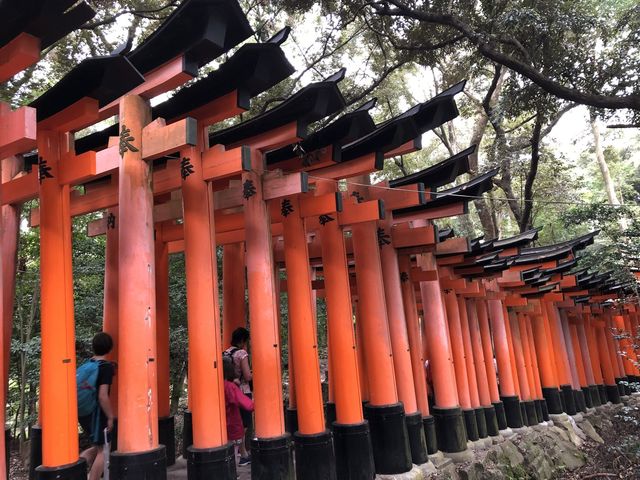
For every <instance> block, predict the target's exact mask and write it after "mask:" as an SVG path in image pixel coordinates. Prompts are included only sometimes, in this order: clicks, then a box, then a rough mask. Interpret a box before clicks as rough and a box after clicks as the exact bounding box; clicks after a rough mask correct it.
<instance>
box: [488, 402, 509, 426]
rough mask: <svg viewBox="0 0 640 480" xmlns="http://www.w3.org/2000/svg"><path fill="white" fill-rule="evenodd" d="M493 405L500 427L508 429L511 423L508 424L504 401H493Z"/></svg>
mask: <svg viewBox="0 0 640 480" xmlns="http://www.w3.org/2000/svg"><path fill="white" fill-rule="evenodd" d="M492 405H493V408H494V409H495V411H496V420H497V421H498V429H499V430H506V429H507V428H509V425H507V414H506V413H505V411H504V403H502V402H493V403H492Z"/></svg>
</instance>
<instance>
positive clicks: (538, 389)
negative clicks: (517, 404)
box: [525, 315, 544, 400]
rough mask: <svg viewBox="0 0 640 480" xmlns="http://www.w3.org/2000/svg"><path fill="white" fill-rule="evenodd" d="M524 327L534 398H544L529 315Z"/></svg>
mask: <svg viewBox="0 0 640 480" xmlns="http://www.w3.org/2000/svg"><path fill="white" fill-rule="evenodd" d="M525 327H526V329H527V342H528V346H529V358H530V361H531V372H532V374H533V383H532V384H531V385H532V388H533V389H534V392H533V395H534V397H535V399H536V400H542V399H544V396H543V395H542V383H541V381H540V368H539V367H538V358H537V357H536V347H535V342H534V340H533V329H532V327H531V316H529V315H527V316H526V322H525Z"/></svg>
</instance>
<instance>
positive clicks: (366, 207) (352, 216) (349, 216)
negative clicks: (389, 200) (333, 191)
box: [338, 200, 384, 226]
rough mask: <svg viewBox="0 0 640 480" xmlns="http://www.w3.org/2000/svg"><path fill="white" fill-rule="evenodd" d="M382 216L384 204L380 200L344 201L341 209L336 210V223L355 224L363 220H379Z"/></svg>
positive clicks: (343, 224)
mask: <svg viewBox="0 0 640 480" xmlns="http://www.w3.org/2000/svg"><path fill="white" fill-rule="evenodd" d="M383 217H384V204H383V203H382V202H381V201H380V200H370V201H365V202H362V203H350V202H345V203H344V207H343V210H342V211H341V212H338V224H339V225H342V226H345V225H356V224H360V223H364V222H371V221H375V220H380V219H381V218H383Z"/></svg>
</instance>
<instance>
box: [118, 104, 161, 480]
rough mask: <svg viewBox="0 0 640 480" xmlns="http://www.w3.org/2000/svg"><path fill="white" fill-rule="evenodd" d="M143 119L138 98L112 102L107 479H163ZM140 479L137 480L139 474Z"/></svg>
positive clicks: (146, 110) (146, 115) (147, 116)
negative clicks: (116, 132) (115, 234)
mask: <svg viewBox="0 0 640 480" xmlns="http://www.w3.org/2000/svg"><path fill="white" fill-rule="evenodd" d="M150 121H151V111H150V107H149V104H148V102H147V101H146V100H144V99H142V98H141V97H139V96H137V95H127V96H125V97H123V98H122V99H121V100H120V155H121V160H120V167H119V185H118V199H119V202H118V205H119V213H120V235H119V250H120V261H119V281H118V286H119V288H118V293H119V315H118V318H122V319H126V321H122V322H119V328H118V330H119V335H118V338H119V341H120V347H119V352H118V353H119V354H118V375H119V376H120V378H119V387H120V388H119V405H118V414H119V422H118V449H119V450H118V451H117V452H114V453H113V454H112V455H111V458H110V467H109V469H110V472H111V474H112V476H113V478H114V480H119V479H125V478H131V476H132V475H141V476H144V475H146V476H147V478H158V479H163V478H166V475H167V473H166V452H165V448H164V447H163V446H160V445H159V444H158V404H157V364H156V323H155V322H156V315H155V313H156V291H155V258H154V241H153V226H154V222H153V191H152V187H151V166H150V165H149V164H148V163H147V162H146V161H145V160H144V159H143V158H142V145H141V143H142V142H141V139H142V129H143V128H144V127H145V125H147V124H148V123H149V122H150ZM143 478H144V477H143Z"/></svg>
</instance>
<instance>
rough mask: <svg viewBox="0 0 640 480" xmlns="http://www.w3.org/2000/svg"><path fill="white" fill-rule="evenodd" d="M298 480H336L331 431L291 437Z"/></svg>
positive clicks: (297, 434) (296, 434) (299, 434)
mask: <svg viewBox="0 0 640 480" xmlns="http://www.w3.org/2000/svg"><path fill="white" fill-rule="evenodd" d="M293 444H294V451H295V459H296V478H297V479H298V480H307V479H308V480H336V478H337V477H336V457H335V453H334V450H333V436H332V435H331V431H329V430H325V431H324V432H321V433H316V434H311V435H304V434H302V433H300V432H296V433H295V434H294V435H293Z"/></svg>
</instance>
